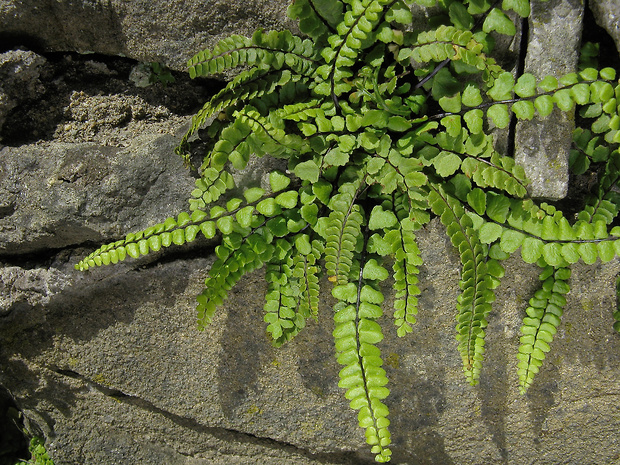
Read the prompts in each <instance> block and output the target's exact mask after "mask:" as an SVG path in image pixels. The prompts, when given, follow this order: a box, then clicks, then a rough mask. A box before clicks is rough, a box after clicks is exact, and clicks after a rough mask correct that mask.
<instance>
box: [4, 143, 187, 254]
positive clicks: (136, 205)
mask: <svg viewBox="0 0 620 465" xmlns="http://www.w3.org/2000/svg"><path fill="white" fill-rule="evenodd" d="M176 143H177V139H175V138H174V137H173V136H172V135H161V136H159V137H153V136H150V138H149V139H148V140H145V139H143V138H140V137H139V136H138V137H137V138H136V139H135V140H134V141H132V142H131V145H129V146H128V147H126V148H122V149H120V148H118V147H107V146H101V145H96V144H88V143H85V144H62V143H49V144H42V145H37V146H29V147H28V148H27V149H25V150H24V149H22V148H19V147H17V148H16V147H5V148H3V149H2V150H0V202H1V204H0V212H1V213H2V214H1V215H0V256H1V255H3V254H4V255H6V254H10V255H14V254H22V253H32V252H37V251H41V250H45V249H48V248H62V247H66V246H70V245H76V244H80V243H84V242H86V241H96V242H99V241H102V240H103V241H106V240H111V239H112V238H115V237H119V236H121V235H124V234H126V230H124V227H121V226H120V225H121V224H123V223H127V224H128V225H130V229H131V228H135V227H138V228H140V227H146V226H147V224H148V223H153V222H157V221H159V220H161V219H162V218H163V219H165V218H166V216H167V215H170V214H172V213H173V212H175V211H180V210H182V209H183V208H185V206H186V203H187V200H186V196H187V192H188V191H191V189H190V188H191V186H192V185H193V179H192V177H191V175H190V173H189V172H188V171H185V170H183V169H182V165H183V162H182V161H181V159H180V158H179V157H176V156H174V155H173V154H172V151H173V149H174V146H175V144H176ZM137 212H143V213H144V214H145V216H144V217H142V218H141V217H140V216H141V215H140V216H137V215H136V213H137ZM119 222H120V223H119Z"/></svg>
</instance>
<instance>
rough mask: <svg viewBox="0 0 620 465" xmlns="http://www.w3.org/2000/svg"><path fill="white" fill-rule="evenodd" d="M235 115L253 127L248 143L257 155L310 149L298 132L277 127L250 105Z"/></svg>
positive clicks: (298, 151) (276, 154)
mask: <svg viewBox="0 0 620 465" xmlns="http://www.w3.org/2000/svg"><path fill="white" fill-rule="evenodd" d="M233 116H234V117H235V118H236V119H237V120H239V121H240V122H241V123H242V124H244V125H247V126H248V127H249V128H250V129H251V131H252V132H251V133H250V135H249V136H248V143H249V144H250V147H251V148H252V149H253V150H254V151H255V153H256V155H257V156H262V155H264V154H267V153H268V154H269V155H271V156H273V157H277V156H280V155H281V154H283V153H289V154H290V153H292V152H297V153H305V152H308V151H309V150H310V148H309V146H308V143H307V142H306V141H305V140H304V139H302V138H301V137H300V136H298V135H296V134H287V133H286V132H285V131H284V130H283V129H281V128H279V127H275V126H274V124H272V122H271V121H270V120H269V119H268V118H266V117H264V116H263V115H261V114H260V113H259V112H258V111H257V110H256V108H254V107H252V106H250V105H246V106H245V107H244V108H243V109H241V110H237V111H236V112H234V114H233Z"/></svg>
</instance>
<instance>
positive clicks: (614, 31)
mask: <svg viewBox="0 0 620 465" xmlns="http://www.w3.org/2000/svg"><path fill="white" fill-rule="evenodd" d="M588 6H589V7H590V9H591V10H592V13H593V14H594V18H595V19H596V22H597V23H598V25H599V26H601V27H602V28H604V29H605V30H606V31H607V33H608V34H609V35H610V36H611V38H612V39H613V40H614V42H616V48H617V49H618V52H620V3H618V1H617V0H590V1H589V2H588Z"/></svg>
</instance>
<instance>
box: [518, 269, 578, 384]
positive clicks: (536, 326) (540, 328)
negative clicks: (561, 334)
mask: <svg viewBox="0 0 620 465" xmlns="http://www.w3.org/2000/svg"><path fill="white" fill-rule="evenodd" d="M570 275H571V272H570V269H569V268H554V267H552V266H546V267H545V268H544V269H543V271H542V273H541V274H540V277H539V279H540V280H541V281H542V286H541V288H540V289H539V290H538V291H536V293H535V294H534V297H532V298H531V299H530V301H529V306H528V307H527V310H526V313H527V316H526V317H524V318H523V326H521V334H522V336H521V338H520V341H521V345H520V346H519V354H518V355H517V357H518V358H519V365H518V368H519V369H518V375H519V385H520V390H521V393H522V394H525V393H526V392H527V390H528V388H529V387H530V386H531V385H532V383H533V381H534V376H535V375H536V373H538V371H539V370H540V367H541V365H542V362H543V360H544V359H545V353H547V352H549V344H550V343H551V342H552V341H553V336H554V335H555V333H556V332H557V330H558V326H559V325H560V318H561V317H562V313H563V309H564V307H565V305H566V299H565V298H564V295H565V294H566V293H567V292H568V291H569V286H568V284H566V280H567V279H569V278H570Z"/></svg>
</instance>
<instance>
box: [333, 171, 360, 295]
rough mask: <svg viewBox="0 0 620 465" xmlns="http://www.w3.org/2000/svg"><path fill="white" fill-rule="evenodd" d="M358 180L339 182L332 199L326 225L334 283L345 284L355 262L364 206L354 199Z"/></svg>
mask: <svg viewBox="0 0 620 465" xmlns="http://www.w3.org/2000/svg"><path fill="white" fill-rule="evenodd" d="M358 186H359V182H357V183H346V184H343V185H342V186H340V189H339V192H338V194H336V195H334V196H333V197H332V198H331V200H330V202H329V208H330V210H331V212H330V214H329V217H328V222H327V226H326V235H327V237H326V243H325V269H326V270H327V276H328V278H327V279H328V280H329V281H330V282H332V283H338V284H345V283H347V282H348V281H349V272H350V271H351V267H352V264H353V255H354V252H355V250H356V248H357V245H358V242H359V240H360V239H361V227H362V224H363V222H364V216H363V214H364V213H363V211H362V209H361V207H360V206H359V205H358V204H356V203H354V202H355V199H356V197H357V194H358V192H357V189H358Z"/></svg>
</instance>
